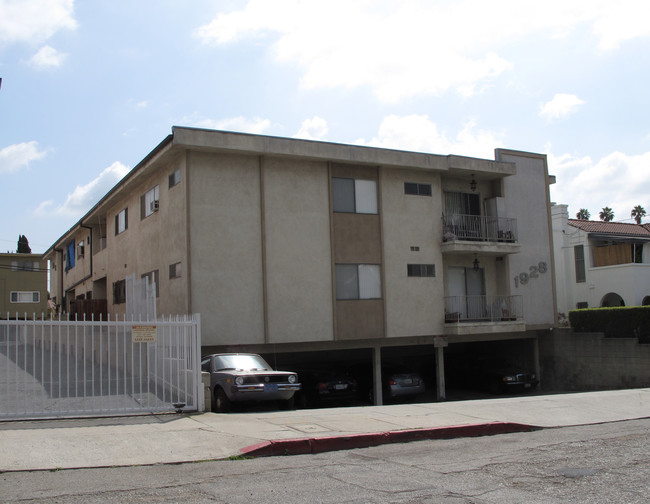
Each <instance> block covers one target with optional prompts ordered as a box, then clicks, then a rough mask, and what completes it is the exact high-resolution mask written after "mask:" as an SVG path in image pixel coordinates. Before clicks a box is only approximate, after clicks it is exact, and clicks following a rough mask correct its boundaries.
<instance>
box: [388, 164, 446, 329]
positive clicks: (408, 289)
mask: <svg viewBox="0 0 650 504" xmlns="http://www.w3.org/2000/svg"><path fill="white" fill-rule="evenodd" d="M380 182H381V183H380V187H381V202H382V211H383V213H382V226H383V227H382V229H383V232H382V235H383V246H384V279H385V289H384V291H385V295H386V303H385V306H386V308H385V309H386V336H387V337H400V336H421V335H431V334H441V332H442V324H443V313H444V310H443V306H444V302H443V297H444V285H443V278H444V276H443V258H442V254H441V252H440V243H441V242H442V226H441V220H440V219H441V215H442V201H441V197H440V194H441V191H440V175H438V174H437V173H431V172H423V171H411V170H382V171H381V175H380ZM404 182H417V183H423V184H431V188H432V193H433V196H413V195H407V194H404ZM411 247H419V251H411ZM407 264H435V266H436V276H435V277H434V278H417V277H408V276H407Z"/></svg>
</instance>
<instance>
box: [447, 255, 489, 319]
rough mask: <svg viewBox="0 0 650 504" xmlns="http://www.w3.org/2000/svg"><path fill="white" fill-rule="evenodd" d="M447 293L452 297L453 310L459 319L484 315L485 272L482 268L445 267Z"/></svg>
mask: <svg viewBox="0 0 650 504" xmlns="http://www.w3.org/2000/svg"><path fill="white" fill-rule="evenodd" d="M447 289H448V293H449V294H448V295H449V296H450V297H453V298H454V301H453V311H456V312H458V313H460V318H461V319H470V320H471V319H482V318H484V317H485V274H484V270H483V268H478V269H474V268H462V267H457V266H450V267H449V268H448V269H447Z"/></svg>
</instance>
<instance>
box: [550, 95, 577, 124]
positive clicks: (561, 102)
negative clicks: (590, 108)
mask: <svg viewBox="0 0 650 504" xmlns="http://www.w3.org/2000/svg"><path fill="white" fill-rule="evenodd" d="M583 103H584V101H583V100H581V99H580V98H578V97H577V96H576V95H574V94H566V93H557V94H556V95H555V96H554V97H553V99H552V100H551V101H549V102H546V103H545V104H544V105H542V106H541V107H540V111H539V115H540V117H543V118H544V119H546V120H547V121H553V120H555V119H561V118H563V117H566V116H568V115H570V114H573V113H574V112H575V111H576V110H577V109H578V107H580V105H582V104H583Z"/></svg>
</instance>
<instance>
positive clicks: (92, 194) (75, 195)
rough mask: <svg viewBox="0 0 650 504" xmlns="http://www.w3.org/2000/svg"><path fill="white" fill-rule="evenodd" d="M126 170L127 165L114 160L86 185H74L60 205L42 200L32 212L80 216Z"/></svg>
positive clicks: (40, 214)
mask: <svg viewBox="0 0 650 504" xmlns="http://www.w3.org/2000/svg"><path fill="white" fill-rule="evenodd" d="M128 172H129V168H128V167H127V166H125V165H123V164H122V163H120V162H118V161H116V162H115V163H113V164H112V165H110V166H109V167H108V168H106V169H105V170H104V171H102V172H101V173H100V174H99V176H98V177H97V178H95V179H94V180H91V181H90V182H88V183H87V184H86V185H83V186H81V185H78V186H77V187H75V188H74V190H73V191H72V192H71V193H70V194H68V196H67V198H66V200H65V202H64V203H63V204H62V205H60V206H58V207H55V205H54V203H53V201H51V200H48V201H44V202H42V203H41V204H40V205H39V206H38V208H36V210H34V213H35V214H36V215H38V216H43V215H51V214H52V213H54V214H55V215H61V216H66V217H75V218H77V217H81V216H82V215H83V214H84V213H85V212H87V211H88V210H90V208H92V206H93V205H94V204H95V203H97V202H98V201H99V200H100V199H101V198H102V197H103V196H104V195H105V194H106V193H107V192H108V191H109V190H110V189H111V188H112V187H113V186H114V185H115V184H117V183H118V182H119V181H120V180H121V179H122V177H124V175H126V174H127V173H128Z"/></svg>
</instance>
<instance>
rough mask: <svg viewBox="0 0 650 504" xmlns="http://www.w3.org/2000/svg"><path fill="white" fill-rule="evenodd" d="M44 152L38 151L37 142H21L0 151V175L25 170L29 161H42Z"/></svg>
mask: <svg viewBox="0 0 650 504" xmlns="http://www.w3.org/2000/svg"><path fill="white" fill-rule="evenodd" d="M46 154H47V152H46V151H39V150H38V142H35V141H31V142H23V143H19V144H14V145H9V146H8V147H5V148H3V149H2V150H0V173H11V172H15V171H18V170H20V169H21V168H27V167H28V166H29V163H30V162H31V161H37V160H39V159H42V158H44V157H45V155H46Z"/></svg>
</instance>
